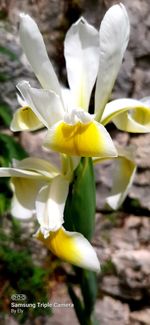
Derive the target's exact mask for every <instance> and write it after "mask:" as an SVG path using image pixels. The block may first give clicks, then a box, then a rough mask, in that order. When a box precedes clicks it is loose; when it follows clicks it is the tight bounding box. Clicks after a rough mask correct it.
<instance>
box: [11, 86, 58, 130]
mask: <svg viewBox="0 0 150 325" xmlns="http://www.w3.org/2000/svg"><path fill="white" fill-rule="evenodd" d="M17 88H18V89H19V91H20V92H21V94H22V95H23V97H24V98H25V99H26V101H27V102H28V103H29V106H30V107H31V109H32V110H33V112H34V113H35V115H36V116H37V117H38V119H39V120H40V121H41V122H42V123H43V124H44V125H45V126H46V127H49V126H51V125H53V124H54V123H56V122H58V121H60V120H61V119H62V118H63V116H64V108H63V106H62V103H61V101H60V98H59V96H58V95H56V94H55V93H54V92H52V91H50V90H45V89H36V88H32V87H31V86H30V85H29V83H28V82H27V81H22V82H20V83H19V84H18V85H17Z"/></svg>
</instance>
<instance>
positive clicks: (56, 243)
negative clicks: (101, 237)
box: [36, 227, 100, 272]
mask: <svg viewBox="0 0 150 325" xmlns="http://www.w3.org/2000/svg"><path fill="white" fill-rule="evenodd" d="M36 238H37V239H38V240H40V241H42V243H43V244H44V245H45V246H46V247H47V248H48V249H49V250H50V251H51V252H52V253H53V254H55V255H56V256H58V257H59V258H60V259H62V260H64V261H66V262H69V263H71V264H74V265H77V266H80V267H83V268H86V269H89V270H92V271H95V272H99V270H100V264H99V260H98V258H97V255H96V252H95V250H94V248H93V247H92V246H91V244H90V243H89V241H88V240H87V239H86V238H85V237H84V236H83V235H81V234H79V233H77V232H69V231H66V230H65V229H64V228H63V227H62V228H60V229H59V230H57V231H56V232H50V233H49V237H48V238H44V236H43V234H42V233H41V231H40V230H39V231H38V232H37V234H36Z"/></svg>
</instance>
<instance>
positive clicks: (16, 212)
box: [11, 194, 34, 220]
mask: <svg viewBox="0 0 150 325" xmlns="http://www.w3.org/2000/svg"><path fill="white" fill-rule="evenodd" d="M11 214H12V216H13V217H15V218H17V219H20V220H28V219H30V218H32V217H33V215H34V209H33V210H31V209H28V208H25V206H23V205H22V204H21V203H20V202H19V201H18V200H17V197H16V195H15V194H14V195H13V198H12V201H11Z"/></svg>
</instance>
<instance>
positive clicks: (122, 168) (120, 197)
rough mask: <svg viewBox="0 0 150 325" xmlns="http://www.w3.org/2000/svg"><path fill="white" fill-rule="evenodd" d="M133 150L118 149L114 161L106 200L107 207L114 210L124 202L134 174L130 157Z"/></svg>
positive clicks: (133, 163) (133, 164) (132, 161)
mask: <svg viewBox="0 0 150 325" xmlns="http://www.w3.org/2000/svg"><path fill="white" fill-rule="evenodd" d="M131 150H132V151H133V148H132V149H131V148H126V149H122V148H120V149H118V152H119V153H118V154H119V156H118V158H117V159H116V160H115V161H114V164H115V166H114V173H113V182H112V190H111V193H110V196H109V197H108V198H107V199H106V202H107V203H108V205H109V206H110V207H111V208H112V209H113V210H116V209H118V208H119V207H120V205H121V204H122V203H123V201H124V200H125V198H126V196H127V194H128V191H129V189H130V186H131V184H132V182H133V179H134V175H135V172H136V165H135V162H134V159H133V157H132V151H131Z"/></svg>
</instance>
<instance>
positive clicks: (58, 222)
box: [36, 175, 69, 237]
mask: <svg viewBox="0 0 150 325" xmlns="http://www.w3.org/2000/svg"><path fill="white" fill-rule="evenodd" d="M68 190H69V182H68V181H67V180H66V179H65V178H64V177H62V176H60V175H59V176H57V177H55V178H54V179H53V180H52V181H51V183H50V184H48V185H47V186H44V187H43V188H41V190H40V192H39V194H38V196H37V199H36V213H37V219H38V221H39V223H40V225H41V229H42V232H43V234H44V237H47V236H49V231H56V230H58V229H59V228H60V227H61V226H62V224H63V213H64V207H65V202H66V199H67V195H68Z"/></svg>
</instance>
